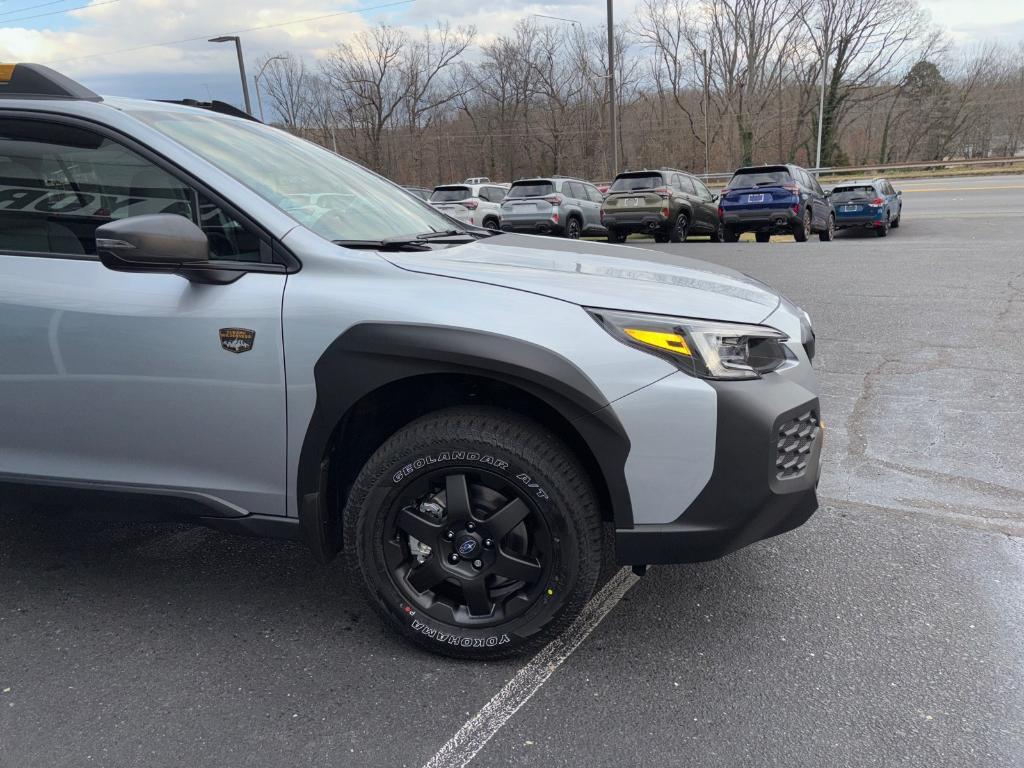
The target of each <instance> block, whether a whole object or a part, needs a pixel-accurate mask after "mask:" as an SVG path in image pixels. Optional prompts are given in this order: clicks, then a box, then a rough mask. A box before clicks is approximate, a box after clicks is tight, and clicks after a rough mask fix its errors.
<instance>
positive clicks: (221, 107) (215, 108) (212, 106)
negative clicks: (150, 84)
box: [154, 99, 261, 123]
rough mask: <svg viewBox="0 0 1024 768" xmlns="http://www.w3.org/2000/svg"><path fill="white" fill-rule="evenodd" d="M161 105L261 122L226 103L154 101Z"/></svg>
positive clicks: (194, 100) (184, 100)
mask: <svg viewBox="0 0 1024 768" xmlns="http://www.w3.org/2000/svg"><path fill="white" fill-rule="evenodd" d="M154 101H158V102H160V103H161V104H181V105H182V106H183V107H195V108H196V109H207V110H209V111H210V112H216V113H217V114H218V115H230V116H231V117H240V118H242V119H243V120H252V121H253V122H254V123H258V122H261V121H260V120H258V119H256V118H255V117H253V116H252V115H250V114H249V113H248V112H245V111H244V110H241V109H239V108H238V107H236V106H235V105H233V104H228V103H227V102H226V101H217V100H213V101H198V100H197V99H154Z"/></svg>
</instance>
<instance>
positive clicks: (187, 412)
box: [0, 113, 286, 515]
mask: <svg viewBox="0 0 1024 768" xmlns="http://www.w3.org/2000/svg"><path fill="white" fill-rule="evenodd" d="M83 126H84V124H80V123H74V122H70V121H61V120H56V119H38V118H32V119H22V118H14V117H10V116H4V115H3V114H2V113H0V329H2V330H0V424H2V428H0V476H2V477H6V478H7V479H13V480H21V481H28V482H33V481H39V482H44V483H58V484H69V485H72V486H76V485H88V486H90V487H102V488H108V489H110V490H136V491H137V490H148V491H159V492H162V493H165V494H167V495H172V496H186V497H190V498H192V499H194V500H198V501H202V502H204V503H206V504H207V505H213V506H215V507H218V508H220V509H221V510H222V511H225V512H226V513H228V514H238V513H240V512H242V511H246V512H251V513H263V514H277V515H282V514H284V513H285V443H286V434H285V432H286V430H285V386H284V361H283V354H282V342H281V302H282V297H283V291H284V285H285V280H286V276H285V274H284V271H283V268H278V267H276V266H275V265H274V264H272V263H271V262H272V260H273V257H272V250H271V246H270V242H269V240H268V239H267V238H265V236H264V235H263V234H261V232H260V231H259V230H258V228H256V226H255V225H254V224H252V223H251V222H249V221H247V220H245V219H244V218H243V217H242V216H241V215H240V214H237V213H235V212H233V211H232V210H231V209H230V208H229V207H228V206H227V204H226V203H224V202H222V201H221V200H220V199H219V198H216V197H214V196H213V193H212V192H210V191H208V190H201V189H198V188H197V187H195V186H192V185H190V184H189V183H187V182H185V181H184V180H182V179H181V178H180V177H178V176H177V175H175V174H173V173H171V172H170V171H169V170H168V167H167V166H165V165H163V163H162V161H158V159H157V158H156V157H155V156H152V155H150V154H149V153H148V152H146V151H145V150H144V149H142V148H141V147H132V148H129V147H128V146H126V144H125V143H124V142H123V141H122V140H121V139H119V138H115V136H114V134H109V133H106V132H104V131H103V130H102V129H95V130H94V129H92V128H86V127H83ZM147 213H150V214H151V213H171V214H177V215H181V216H185V217H187V218H190V219H192V220H193V221H194V222H195V223H197V224H198V225H200V226H201V227H202V228H203V230H204V231H205V232H206V233H207V236H208V238H209V245H210V252H211V260H213V261H215V262H216V263H217V264H218V266H222V267H223V268H224V269H225V270H226V271H227V272H229V273H231V274H232V276H233V275H234V273H236V272H237V274H238V278H237V279H235V280H234V281H232V282H230V283H229V284H222V285H213V284H200V283H194V282H190V281H189V280H187V279H185V278H183V277H179V276H177V275H174V274H157V273H128V272H115V271H112V270H110V269H107V268H106V267H104V265H103V264H102V263H101V262H100V261H99V259H98V257H97V256H96V242H95V230H96V227H97V226H98V225H99V224H103V223H105V222H108V221H111V220H113V219H121V218H126V217H129V216H135V215H139V214H147Z"/></svg>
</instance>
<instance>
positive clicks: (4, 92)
mask: <svg viewBox="0 0 1024 768" xmlns="http://www.w3.org/2000/svg"><path fill="white" fill-rule="evenodd" d="M0 98H8V99H72V100H75V101H103V99H101V98H100V97H99V96H98V95H97V94H95V93H93V92H92V91H90V90H89V89H88V88H86V87H85V86H84V85H82V84H81V83H76V82H75V81H74V80H72V79H71V78H70V77H66V76H64V75H62V74H61V73H60V72H57V71H55V70H53V69H50V68H49V67H44V66H43V65H42V64H0Z"/></svg>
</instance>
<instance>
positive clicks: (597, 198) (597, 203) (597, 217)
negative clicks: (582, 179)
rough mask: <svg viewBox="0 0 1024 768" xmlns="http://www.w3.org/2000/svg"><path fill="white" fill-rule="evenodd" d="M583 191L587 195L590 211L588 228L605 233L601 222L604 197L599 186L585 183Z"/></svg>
mask: <svg viewBox="0 0 1024 768" xmlns="http://www.w3.org/2000/svg"><path fill="white" fill-rule="evenodd" d="M583 191H584V193H586V196H587V197H586V201H587V210H588V211H589V213H590V218H589V222H588V228H589V230H590V231H591V232H595V233H603V232H604V231H605V230H604V225H603V224H602V223H601V203H603V202H604V198H603V197H602V196H601V192H600V191H599V190H598V188H597V187H595V186H593V185H592V184H584V185H583Z"/></svg>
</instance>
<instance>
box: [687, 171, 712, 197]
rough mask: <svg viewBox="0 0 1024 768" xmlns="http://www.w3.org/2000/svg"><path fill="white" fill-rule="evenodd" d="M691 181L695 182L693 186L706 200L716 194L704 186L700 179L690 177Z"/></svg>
mask: <svg viewBox="0 0 1024 768" xmlns="http://www.w3.org/2000/svg"><path fill="white" fill-rule="evenodd" d="M690 181H691V183H692V184H693V188H694V189H695V190H697V194H698V195H700V196H701V197H703V198H704V199H705V200H710V199H711V198H712V197H714V195H712V194H711V190H710V189H708V188H707V187H705V186H704V184H703V183H702V182H701V181H700V179H697V178H694V177H693V176H691V177H690Z"/></svg>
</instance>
